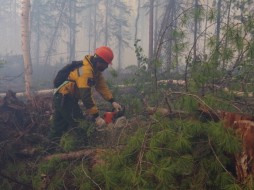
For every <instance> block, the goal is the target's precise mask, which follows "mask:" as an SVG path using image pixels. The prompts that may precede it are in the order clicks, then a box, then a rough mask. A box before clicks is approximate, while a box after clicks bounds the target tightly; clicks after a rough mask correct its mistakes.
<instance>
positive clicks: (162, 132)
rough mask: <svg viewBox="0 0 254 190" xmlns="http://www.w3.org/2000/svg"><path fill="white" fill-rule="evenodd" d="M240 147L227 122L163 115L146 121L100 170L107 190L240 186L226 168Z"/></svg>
mask: <svg viewBox="0 0 254 190" xmlns="http://www.w3.org/2000/svg"><path fill="white" fill-rule="evenodd" d="M239 150H240V142H239V139H237V138H236V137H235V136H234V135H233V133H232V131H227V130H225V129H224V128H223V127H222V126H221V124H216V123H213V122H212V123H198V122H197V123H195V124H194V123H193V122H187V121H186V122H185V121H180V120H175V121H169V120H167V119H160V121H159V122H156V123H154V124H151V125H150V126H146V127H142V126H140V129H139V130H138V131H137V132H136V134H135V135H134V136H133V137H132V138H131V139H130V141H129V143H128V145H127V146H126V147H125V149H124V150H122V151H119V152H118V153H117V154H115V155H112V156H110V157H109V158H108V164H106V165H105V166H101V167H100V168H97V170H96V171H95V173H96V176H97V177H98V180H99V181H101V182H103V183H102V184H104V188H105V189H149V188H147V187H150V189H224V188H226V189H227V188H228V189H230V188H233V187H235V188H236V189H237V188H239V187H241V186H240V185H239V184H237V183H236V179H235V178H234V177H233V176H232V175H229V172H228V171H225V168H227V167H228V166H230V165H232V164H233V163H232V160H230V159H229V158H228V157H227V155H228V154H231V153H233V152H237V151H239Z"/></svg>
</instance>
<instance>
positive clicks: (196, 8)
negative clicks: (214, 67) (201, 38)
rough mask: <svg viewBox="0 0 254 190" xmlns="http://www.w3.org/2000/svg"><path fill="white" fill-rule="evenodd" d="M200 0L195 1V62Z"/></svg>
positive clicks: (194, 58) (194, 57)
mask: <svg viewBox="0 0 254 190" xmlns="http://www.w3.org/2000/svg"><path fill="white" fill-rule="evenodd" d="M198 9H199V8H198V0H195V17H194V37H193V38H194V39H193V40H194V44H193V60H194V62H196V59H197V34H198V13H197V11H199V10H198Z"/></svg>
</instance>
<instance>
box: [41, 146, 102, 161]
mask: <svg viewBox="0 0 254 190" xmlns="http://www.w3.org/2000/svg"><path fill="white" fill-rule="evenodd" d="M103 152H104V150H103V149H84V150H79V151H75V152H68V153H59V154H53V155H49V156H46V157H44V158H43V160H44V161H50V160H52V159H55V158H57V159H60V160H62V161H65V160H74V159H81V158H83V157H89V158H96V159H98V157H97V154H101V153H103ZM96 162H97V161H96ZM98 162H100V161H98Z"/></svg>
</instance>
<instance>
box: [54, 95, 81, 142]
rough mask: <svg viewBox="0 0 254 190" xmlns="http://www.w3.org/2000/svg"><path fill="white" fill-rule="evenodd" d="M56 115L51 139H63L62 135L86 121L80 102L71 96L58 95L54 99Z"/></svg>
mask: <svg viewBox="0 0 254 190" xmlns="http://www.w3.org/2000/svg"><path fill="white" fill-rule="evenodd" d="M53 104H54V115H53V127H52V131H51V132H50V137H51V138H52V137H61V136H62V134H63V133H64V132H66V131H68V130H70V129H71V128H73V127H76V126H77V125H78V121H79V120H81V119H84V116H83V113H82V110H81V109H80V107H79V105H78V101H77V100H76V99H75V98H73V97H72V96H70V95H62V94H60V93H56V94H55V95H54V98H53Z"/></svg>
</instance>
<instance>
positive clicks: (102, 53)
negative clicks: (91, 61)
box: [95, 46, 114, 64]
mask: <svg viewBox="0 0 254 190" xmlns="http://www.w3.org/2000/svg"><path fill="white" fill-rule="evenodd" d="M95 54H96V55H98V56H99V57H100V58H102V59H103V60H104V61H106V62H107V63H108V64H112V60H113V58H114V54H113V51H112V50H111V49H110V48H109V47H107V46H101V47H99V48H97V49H96V50H95Z"/></svg>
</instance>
